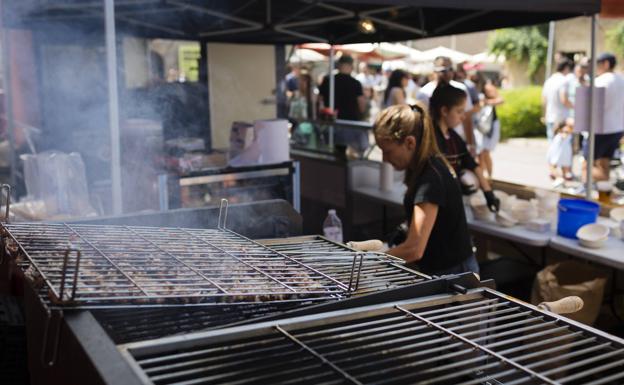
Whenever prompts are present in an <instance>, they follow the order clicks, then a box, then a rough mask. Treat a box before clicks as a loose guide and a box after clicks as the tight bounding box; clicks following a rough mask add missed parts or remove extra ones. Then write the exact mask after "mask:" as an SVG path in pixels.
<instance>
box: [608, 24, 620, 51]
mask: <svg viewBox="0 0 624 385" xmlns="http://www.w3.org/2000/svg"><path fill="white" fill-rule="evenodd" d="M607 41H608V43H609V46H610V47H611V49H612V50H614V51H615V53H616V54H617V55H618V56H624V21H622V22H620V23H618V24H617V25H616V26H615V27H613V28H611V29H609V30H608V31H607Z"/></svg>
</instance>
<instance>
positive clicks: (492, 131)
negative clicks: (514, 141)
mask: <svg viewBox="0 0 624 385" xmlns="http://www.w3.org/2000/svg"><path fill="white" fill-rule="evenodd" d="M480 96H481V99H482V101H481V102H480V103H481V104H482V107H481V110H480V111H479V113H478V115H477V116H478V121H477V129H476V130H475V142H476V143H477V158H478V159H479V165H481V167H482V168H483V171H484V172H485V173H487V177H488V178H489V179H490V180H491V179H492V177H493V175H494V163H493V161H492V151H494V149H495V148H496V145H497V144H498V142H499V141H500V136H501V125H500V120H499V119H498V114H497V113H496V106H499V105H501V104H503V103H504V100H503V98H502V97H501V96H500V95H499V93H498V89H497V88H496V86H495V85H494V83H493V82H492V81H491V80H489V79H488V80H486V81H485V84H484V85H483V89H482V92H481V95H480Z"/></svg>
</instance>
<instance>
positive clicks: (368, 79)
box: [355, 62, 375, 88]
mask: <svg viewBox="0 0 624 385" xmlns="http://www.w3.org/2000/svg"><path fill="white" fill-rule="evenodd" d="M358 70H359V73H358V74H357V75H356V76H355V78H356V79H357V80H358V81H359V82H360V83H362V87H363V88H366V87H370V88H372V87H375V75H374V74H372V73H371V70H370V68H369V67H368V64H367V63H366V62H360V64H358Z"/></svg>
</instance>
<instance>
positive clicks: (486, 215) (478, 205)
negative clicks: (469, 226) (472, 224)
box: [470, 193, 494, 221]
mask: <svg viewBox="0 0 624 385" xmlns="http://www.w3.org/2000/svg"><path fill="white" fill-rule="evenodd" d="M470 208H471V209H472V214H473V215H474V217H475V219H479V220H481V221H492V220H493V219H494V214H493V213H492V212H491V211H490V209H489V208H488V206H487V202H486V201H485V197H484V196H483V195H482V194H478V193H475V194H472V195H471V196H470Z"/></svg>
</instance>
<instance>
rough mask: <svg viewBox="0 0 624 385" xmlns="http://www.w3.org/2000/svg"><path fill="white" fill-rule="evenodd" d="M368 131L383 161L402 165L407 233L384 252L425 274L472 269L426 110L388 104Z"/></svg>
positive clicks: (449, 173)
mask: <svg viewBox="0 0 624 385" xmlns="http://www.w3.org/2000/svg"><path fill="white" fill-rule="evenodd" d="M374 132H375V139H376V141H377V145H378V146H379V147H380V148H381V150H382V152H383V159H384V161H386V162H388V163H390V164H392V166H393V167H394V168H395V169H397V170H405V181H404V182H405V184H406V186H407V192H406V193H405V196H404V199H403V204H404V207H405V215H406V219H407V223H408V230H407V236H406V239H405V241H404V242H402V243H401V244H399V245H397V246H395V247H393V248H391V249H390V250H388V253H389V254H391V255H394V256H396V257H399V258H402V259H404V260H405V261H406V262H408V263H410V264H417V265H418V268H419V269H420V270H421V271H422V272H424V273H426V274H430V275H444V274H458V273H463V272H468V271H472V272H475V273H478V272H479V266H478V264H477V261H476V259H475V257H474V254H473V252H472V245H471V242H470V235H469V232H468V224H467V222H466V215H465V213H464V206H463V203H462V194H461V191H460V187H459V183H458V182H457V180H456V176H455V173H454V172H453V170H452V168H451V166H450V165H449V164H448V162H447V161H446V159H445V158H444V156H443V155H442V154H441V153H440V150H439V149H438V146H437V144H436V137H435V132H434V130H433V126H432V124H431V121H430V119H429V117H428V115H427V113H426V111H425V110H424V109H423V107H422V106H420V105H415V106H407V105H400V106H391V107H388V108H386V109H385V110H383V111H382V112H381V113H380V114H379V116H378V117H377V120H376V121H375V126H374Z"/></svg>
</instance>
